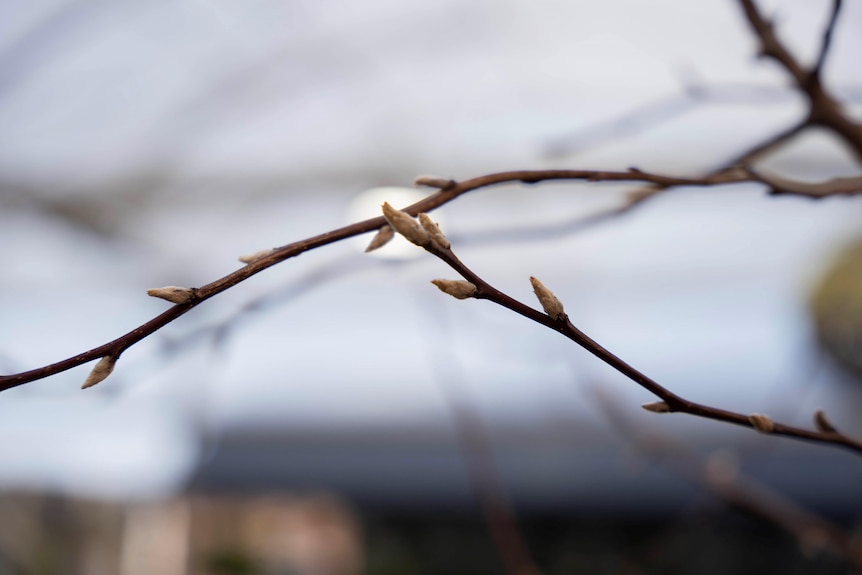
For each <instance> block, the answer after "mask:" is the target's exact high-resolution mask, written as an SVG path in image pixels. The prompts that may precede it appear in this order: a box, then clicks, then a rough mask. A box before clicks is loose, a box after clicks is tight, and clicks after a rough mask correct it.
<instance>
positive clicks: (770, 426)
mask: <svg viewBox="0 0 862 575" xmlns="http://www.w3.org/2000/svg"><path fill="white" fill-rule="evenodd" d="M748 421H749V422H750V423H751V426H752V427H753V428H754V429H756V430H757V431H759V432H760V433H772V432H773V431H774V430H775V423H773V421H772V420H771V419H770V418H769V417H768V416H766V415H763V414H761V413H752V414H751V415H749V416H748Z"/></svg>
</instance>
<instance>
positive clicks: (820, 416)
mask: <svg viewBox="0 0 862 575" xmlns="http://www.w3.org/2000/svg"><path fill="white" fill-rule="evenodd" d="M814 425H816V426H817V429H819V430H820V431H822V432H823V433H836V432H837V431H838V430H837V429H835V426H834V425H832V422H831V421H829V420H828V419H826V414H825V413H823V410H822V409H818V410H817V412H815V414H814Z"/></svg>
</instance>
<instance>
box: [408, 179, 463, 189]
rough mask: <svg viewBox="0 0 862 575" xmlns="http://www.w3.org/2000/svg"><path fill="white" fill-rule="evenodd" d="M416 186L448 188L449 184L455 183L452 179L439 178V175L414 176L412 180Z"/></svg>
mask: <svg viewBox="0 0 862 575" xmlns="http://www.w3.org/2000/svg"><path fill="white" fill-rule="evenodd" d="M413 183H414V184H416V185H417V186H426V187H429V188H439V189H441V190H442V189H443V188H448V187H449V186H451V185H453V184H454V183H455V181H454V180H447V179H446V178H441V177H439V176H416V179H415V180H414V181H413Z"/></svg>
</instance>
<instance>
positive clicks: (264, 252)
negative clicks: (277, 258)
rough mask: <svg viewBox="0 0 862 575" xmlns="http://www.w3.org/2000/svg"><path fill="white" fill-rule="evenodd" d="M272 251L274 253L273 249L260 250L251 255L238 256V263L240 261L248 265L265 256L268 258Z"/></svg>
mask: <svg viewBox="0 0 862 575" xmlns="http://www.w3.org/2000/svg"><path fill="white" fill-rule="evenodd" d="M274 251H275V249H269V250H260V251H259V252H254V253H253V254H246V255H244V256H239V261H241V262H242V263H244V264H250V263H252V262H256V261H257V260H259V259H260V258H265V257H266V256H268V255H269V254H271V253H272V252H274Z"/></svg>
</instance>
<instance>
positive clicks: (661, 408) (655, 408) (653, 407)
mask: <svg viewBox="0 0 862 575" xmlns="http://www.w3.org/2000/svg"><path fill="white" fill-rule="evenodd" d="M641 407H643V408H644V409H646V410H647V411H652V412H653V413H668V412H670V406H669V405H668V404H667V402H666V401H656V402H655V403H645V404H643V405H641Z"/></svg>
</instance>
